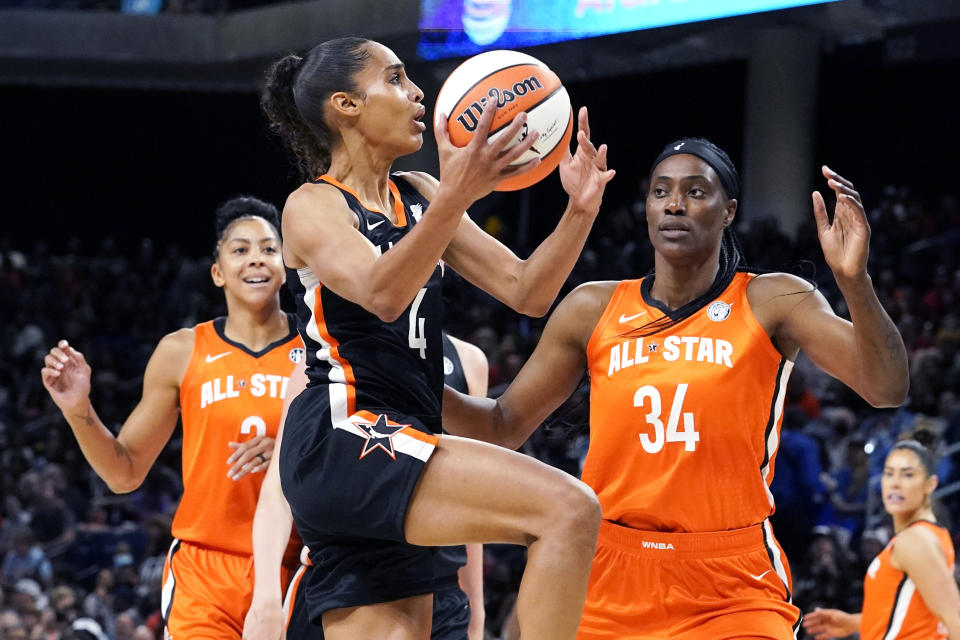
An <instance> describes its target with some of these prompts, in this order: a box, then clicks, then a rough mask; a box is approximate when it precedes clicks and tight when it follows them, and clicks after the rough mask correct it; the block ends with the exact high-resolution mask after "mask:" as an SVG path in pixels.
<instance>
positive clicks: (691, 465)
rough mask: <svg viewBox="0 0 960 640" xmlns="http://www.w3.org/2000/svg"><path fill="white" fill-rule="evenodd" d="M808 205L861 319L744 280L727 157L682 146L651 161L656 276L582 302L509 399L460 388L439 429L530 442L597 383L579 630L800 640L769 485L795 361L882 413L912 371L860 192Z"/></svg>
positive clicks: (792, 281) (810, 293)
mask: <svg viewBox="0 0 960 640" xmlns="http://www.w3.org/2000/svg"><path fill="white" fill-rule="evenodd" d="M822 171H823V175H824V177H826V178H827V181H828V182H827V184H828V186H829V187H830V188H831V189H832V190H833V191H834V193H835V194H836V197H837V205H836V208H835V211H834V215H833V218H832V221H831V219H830V218H829V217H828V212H827V208H826V205H825V204H824V201H823V198H822V196H821V195H820V193H819V192H817V193H814V194H813V210H814V216H815V218H816V221H817V227H818V234H819V237H820V245H821V247H822V249H823V253H824V257H825V258H826V262H827V264H828V265H829V266H830V268H831V269H832V271H833V274H834V277H835V279H836V282H837V284H838V286H839V287H840V290H841V292H842V293H843V296H844V298H845V300H846V303H847V306H848V308H849V310H850V315H851V318H852V320H853V322H852V323H851V322H849V321H847V320H844V319H842V318H840V317H838V316H836V315H835V314H834V313H833V311H832V310H831V309H830V306H829V305H828V304H827V301H826V300H825V299H824V297H823V295H821V294H820V292H818V291H817V290H816V289H815V288H814V287H812V286H811V285H810V284H809V283H808V282H806V281H804V280H802V279H800V278H797V277H794V276H791V275H788V274H785V273H768V274H764V275H759V276H754V275H753V274H750V273H745V272H742V271H741V270H740V261H741V255H740V252H739V248H738V246H737V243H736V240H735V237H734V236H733V234H732V232H731V231H730V230H729V227H730V224H731V223H732V222H733V220H734V217H735V215H736V212H737V197H738V195H739V178H738V175H737V171H736V169H735V167H734V165H733V163H732V162H731V161H730V159H729V157H728V156H727V154H726V153H724V152H723V151H722V150H720V149H719V148H718V147H716V146H715V145H713V144H712V143H710V142H709V141H706V140H703V139H700V138H684V139H681V140H677V141H675V142H672V143H671V144H669V145H668V146H667V147H666V148H665V149H664V150H663V152H662V153H661V154H660V156H659V157H658V158H657V159H656V161H655V162H654V163H653V167H652V169H651V172H650V191H649V193H648V194H647V200H646V214H647V231H648V233H649V235H650V240H651V242H652V244H653V248H654V252H655V254H654V270H653V272H652V273H650V274H648V275H647V276H646V277H645V278H642V279H640V280H627V281H622V282H592V283H587V284H584V285H582V286H580V287H578V288H577V289H576V290H574V291H573V292H571V293H570V294H569V295H568V296H567V297H566V299H565V300H564V301H563V302H562V303H561V304H560V305H559V306H558V308H557V310H556V311H555V312H554V314H553V316H552V317H551V318H550V320H549V322H548V323H547V326H546V328H545V329H544V333H543V336H542V338H541V340H540V343H539V345H538V346H537V348H536V350H535V351H534V353H533V355H532V356H531V357H530V360H529V361H528V362H527V363H526V365H525V366H524V367H523V369H522V370H521V372H520V373H519V375H518V376H517V377H516V379H515V381H514V382H513V383H512V384H511V386H510V388H509V389H508V390H507V391H506V392H505V393H504V395H503V396H502V397H501V398H499V399H498V400H497V401H493V400H489V401H478V400H476V399H471V398H466V397H464V396H458V395H457V394H454V393H452V392H448V393H447V395H446V396H445V398H444V419H445V424H446V425H447V428H448V429H449V430H450V431H451V432H452V433H456V434H459V435H469V436H473V437H477V438H480V439H483V440H487V441H493V442H498V443H501V444H505V445H506V446H509V447H511V448H513V447H517V446H519V445H520V444H521V443H523V441H524V440H526V438H527V437H528V436H529V435H530V433H531V432H532V431H533V430H534V429H535V428H536V427H537V425H538V424H540V422H541V421H543V419H544V418H546V417H547V416H548V415H549V414H550V412H551V411H553V410H554V409H555V408H556V407H558V406H559V405H560V404H561V402H562V401H563V400H564V399H565V398H566V397H567V396H568V395H569V394H570V393H571V392H572V391H573V389H574V388H575V387H576V385H577V384H578V383H579V381H580V379H581V376H582V374H583V370H584V368H585V367H586V368H587V369H588V372H589V376H590V386H591V393H590V447H589V451H588V453H587V457H586V460H585V463H584V468H583V478H582V479H583V481H584V482H586V483H587V484H588V485H589V486H591V487H592V488H593V489H594V490H595V491H596V493H597V497H598V498H599V499H600V505H601V507H602V510H603V521H602V522H601V525H600V534H599V539H598V543H597V546H598V549H597V553H596V555H595V557H594V564H593V570H592V573H591V577H590V587H589V593H588V596H587V604H586V607H585V610H584V614H583V617H582V619H581V623H580V630H579V634H578V637H579V638H581V639H582V640H600V639H610V640H613V639H617V640H624V639H632V638H672V639H674V640H675V639H678V638H680V639H686V638H691V639H692V638H711V639H716V638H743V637H751V638H776V639H783V638H792V637H793V636H794V633H795V631H796V629H797V628H798V626H799V624H800V612H799V610H798V609H797V608H796V607H795V606H794V605H793V604H792V603H791V580H790V573H789V567H788V564H787V561H786V558H785V557H784V555H783V552H782V550H781V549H780V546H779V545H778V544H777V542H776V540H775V539H774V537H773V532H772V530H771V527H770V523H769V521H768V517H769V516H770V514H772V513H773V510H774V504H773V496H772V494H771V493H770V490H769V485H770V481H771V479H772V477H773V471H774V463H775V456H776V452H777V445H778V439H779V428H780V422H781V419H782V416H783V405H784V394H785V390H786V386H787V379H788V376H789V374H790V370H791V368H792V367H793V361H794V359H795V358H796V356H797V353H798V351H799V350H801V349H802V350H803V351H804V352H806V354H807V355H808V356H809V357H810V359H811V360H813V362H815V363H816V364H817V365H819V366H820V367H822V368H823V369H824V370H825V371H827V372H828V373H830V374H831V375H833V376H835V377H837V378H839V379H840V380H842V381H843V382H845V383H846V384H848V385H850V386H851V387H852V388H853V389H854V390H855V391H857V392H858V393H859V394H860V395H861V396H863V397H864V398H865V399H866V400H868V401H869V402H870V403H871V404H874V405H876V406H894V405H897V404H899V403H900V402H902V401H903V398H904V396H905V394H906V391H907V359H906V351H905V348H904V346H903V342H902V340H901V339H900V336H899V334H898V333H897V330H896V327H895V326H894V324H893V322H892V321H891V320H890V318H889V316H887V314H886V312H884V310H883V309H882V307H881V306H880V303H879V301H878V299H877V296H876V294H875V292H874V290H873V286H872V284H871V281H870V276H869V275H868V274H867V253H868V239H869V234H870V231H869V228H868V226H867V221H866V216H865V215H864V211H863V206H862V204H861V203H860V196H859V194H858V193H857V192H856V191H855V190H854V188H853V185H852V184H851V183H850V182H849V181H847V180H846V179H844V178H842V177H840V176H839V175H837V174H836V173H835V172H833V171H832V170H830V169H828V168H827V167H823V169H822Z"/></svg>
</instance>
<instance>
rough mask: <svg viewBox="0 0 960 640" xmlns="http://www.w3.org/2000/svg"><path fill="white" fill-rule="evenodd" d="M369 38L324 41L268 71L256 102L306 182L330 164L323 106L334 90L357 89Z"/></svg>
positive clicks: (331, 138) (329, 140)
mask: <svg viewBox="0 0 960 640" xmlns="http://www.w3.org/2000/svg"><path fill="white" fill-rule="evenodd" d="M369 42H370V41H369V40H366V39H365V38H338V39H336V40H328V41H326V42H323V43H321V44H318V45H317V46H315V47H314V48H313V49H311V50H310V52H309V53H307V55H306V56H304V57H302V58H301V57H300V56H297V55H294V54H290V55H287V56H284V57H283V58H280V59H279V60H277V61H276V62H275V63H273V65H272V66H271V67H270V69H269V71H267V82H266V86H265V87H264V89H263V93H262V94H261V97H260V106H261V107H262V108H263V112H264V114H265V115H266V116H267V120H268V121H269V123H270V130H271V131H273V132H274V133H276V134H277V135H279V136H280V137H281V139H283V141H284V144H285V145H286V147H287V149H288V150H289V151H290V153H291V154H292V155H293V158H294V161H295V162H296V165H297V169H298V170H299V173H300V177H301V178H303V179H304V180H307V181H309V180H314V179H316V178H317V176H319V175H321V174H323V173H326V171H327V170H328V169H329V168H330V154H331V150H332V148H333V144H334V142H335V141H336V138H335V135H334V133H333V132H332V131H331V130H330V128H329V127H328V126H327V123H326V121H325V119H324V104H325V103H326V101H327V99H328V98H329V97H330V96H331V95H333V94H334V93H335V92H337V91H351V92H353V91H356V83H355V82H354V77H355V76H356V74H357V72H359V71H360V70H361V69H363V67H364V65H365V64H366V60H367V58H369V57H370V54H369V52H368V51H367V49H366V45H367V44H368V43H369Z"/></svg>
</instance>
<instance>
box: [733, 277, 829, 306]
mask: <svg viewBox="0 0 960 640" xmlns="http://www.w3.org/2000/svg"><path fill="white" fill-rule="evenodd" d="M813 291H816V287H815V286H814V285H813V284H811V283H810V282H808V281H806V280H804V279H803V278H801V277H799V276H795V275H793V274H792V273H784V272H782V271H773V272H770V273H761V274H759V275H757V276H755V277H753V278H752V279H751V280H750V282H749V284H747V295H748V296H750V297H751V298H753V297H756V298H757V299H758V302H764V301H768V300H770V299H771V298H774V297H776V296H781V295H785V294H792V293H810V292H813Z"/></svg>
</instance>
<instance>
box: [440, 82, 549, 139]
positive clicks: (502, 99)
mask: <svg viewBox="0 0 960 640" xmlns="http://www.w3.org/2000/svg"><path fill="white" fill-rule="evenodd" d="M540 89H543V85H542V84H540V79H539V78H537V76H530V77H529V78H527V79H526V80H521V81H520V82H515V83H514V85H513V86H512V87H510V88H509V89H499V88H497V87H491V88H490V90H489V91H487V95H486V96H485V97H483V98H480V102H472V103H470V106H469V107H467V108H466V109H464V111H463V113H461V114H460V115H459V116H457V122H459V123H460V125H461V126H463V128H464V129H466V130H467V131H470V132H472V131H474V130H475V129H476V128H477V123H478V122H480V114H481V113H483V108H484V107H485V106H487V103H488V102H491V101H492V100H496V102H497V108H498V109H499V108H501V107H503V106H504V105H505V104H508V103H510V102H513V101H514V100H516V99H517V97H518V96H525V95H527V94H528V93H533V92H535V91H539V90H540Z"/></svg>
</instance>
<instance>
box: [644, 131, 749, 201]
mask: <svg viewBox="0 0 960 640" xmlns="http://www.w3.org/2000/svg"><path fill="white" fill-rule="evenodd" d="M681 153H685V154H687V155H691V156H697V157H698V158H700V159H701V160H703V161H704V162H706V163H707V164H708V165H710V167H711V168H712V169H713V170H714V171H715V172H716V173H717V177H718V178H720V184H721V185H722V186H723V190H724V191H725V192H726V194H727V197H728V198H738V197H740V178H739V177H738V176H737V169H736V168H735V167H734V166H733V164H732V163H731V162H730V161H729V160H728V159H726V158H725V157H724V156H722V155H721V154H720V153H719V150H718V149H717V147H715V146H714V145H713V144H711V143H709V142H701V141H700V140H695V139H691V138H687V139H685V140H677V141H676V142H671V143H670V144H669V145H667V147H666V148H665V149H664V150H663V151H661V152H660V155H659V156H657V159H656V160H654V161H653V165H652V166H651V167H650V174H651V175H653V170H654V169H656V168H657V165H658V164H660V163H661V162H663V161H664V160H666V159H667V158H669V157H670V156H676V155H679V154H681Z"/></svg>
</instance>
